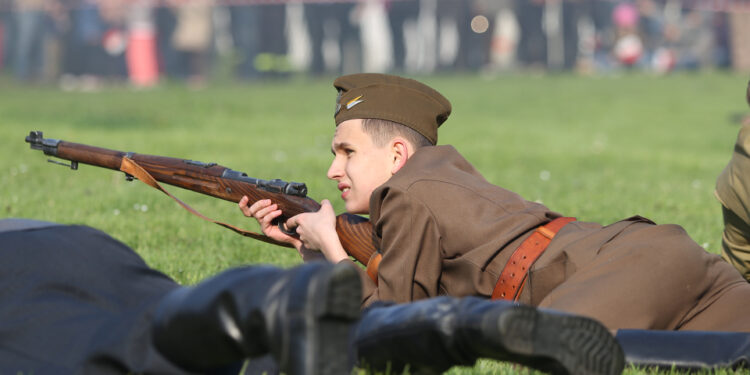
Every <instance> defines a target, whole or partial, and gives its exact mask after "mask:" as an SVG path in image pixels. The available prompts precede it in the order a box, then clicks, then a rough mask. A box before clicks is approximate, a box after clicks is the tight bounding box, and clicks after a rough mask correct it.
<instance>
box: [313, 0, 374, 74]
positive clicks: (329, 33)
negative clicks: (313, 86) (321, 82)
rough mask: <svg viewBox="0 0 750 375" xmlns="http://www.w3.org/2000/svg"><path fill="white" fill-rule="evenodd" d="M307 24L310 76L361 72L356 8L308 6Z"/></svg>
mask: <svg viewBox="0 0 750 375" xmlns="http://www.w3.org/2000/svg"><path fill="white" fill-rule="evenodd" d="M304 9H305V10H304V12H305V21H306V22H307V27H308V32H309V36H310V48H311V54H312V61H311V63H310V68H309V72H310V73H312V74H313V75H320V74H323V73H334V74H338V73H342V72H344V71H347V70H348V69H347V68H346V67H352V68H351V70H358V69H359V68H354V67H355V66H356V67H359V66H360V65H359V63H358V61H357V60H359V58H360V56H361V55H362V52H361V50H360V45H359V39H360V36H359V26H358V25H357V14H356V12H355V10H356V4H354V3H316V2H309V3H305V8H304Z"/></svg>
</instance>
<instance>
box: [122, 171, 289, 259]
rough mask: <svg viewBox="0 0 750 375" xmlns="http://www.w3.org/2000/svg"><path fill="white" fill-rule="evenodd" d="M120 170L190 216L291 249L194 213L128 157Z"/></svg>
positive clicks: (258, 234)
mask: <svg viewBox="0 0 750 375" xmlns="http://www.w3.org/2000/svg"><path fill="white" fill-rule="evenodd" d="M120 170H121V171H123V172H125V173H127V174H129V175H131V176H133V177H135V178H137V179H138V180H140V181H142V182H143V183H145V184H147V185H150V186H151V187H153V188H154V189H157V190H160V191H161V192H162V193H164V194H166V195H168V196H169V197H170V198H172V199H174V200H175V202H177V203H179V204H180V206H182V207H183V208H184V209H186V210H188V211H189V212H190V213H191V214H193V215H195V216H198V217H199V218H201V219H203V220H206V221H210V222H212V223H214V224H217V225H221V226H222V227H224V228H227V229H230V230H233V231H235V232H236V233H239V234H241V235H243V236H245V237H250V238H254V239H256V240H259V241H263V242H267V243H270V244H274V245H279V246H284V247H292V245H290V244H287V243H284V242H279V241H276V240H274V239H272V238H270V237H268V236H265V235H263V234H260V233H256V232H251V231H246V230H244V229H240V228H237V227H235V226H234V225H231V224H227V223H223V222H221V221H216V220H214V219H211V218H209V217H207V216H205V215H203V214H201V213H200V212H198V211H196V210H195V209H194V208H192V207H190V206H189V205H188V204H187V203H185V202H183V201H181V200H179V199H178V198H177V197H175V196H174V195H172V194H170V193H169V192H168V191H167V190H165V189H164V188H163V187H162V186H161V185H160V184H159V182H157V181H156V179H155V178H154V177H153V176H151V175H150V174H149V173H148V172H147V171H146V170H145V169H143V167H141V166H140V165H138V163H136V162H135V160H133V159H131V158H128V157H123V158H122V163H121V164H120Z"/></svg>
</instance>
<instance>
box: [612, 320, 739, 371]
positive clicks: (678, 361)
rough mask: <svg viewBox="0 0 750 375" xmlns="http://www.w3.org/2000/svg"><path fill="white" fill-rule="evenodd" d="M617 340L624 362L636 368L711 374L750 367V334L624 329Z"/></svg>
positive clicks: (619, 332) (618, 332)
mask: <svg viewBox="0 0 750 375" xmlns="http://www.w3.org/2000/svg"><path fill="white" fill-rule="evenodd" d="M615 338H616V339H617V341H618V342H619V343H620V346H622V350H623V351H624V352H625V361H626V362H627V363H628V364H629V365H633V366H636V367H649V368H651V367H653V368H659V369H666V370H669V369H672V368H675V369H678V370H708V369H720V368H724V369H737V368H747V367H748V366H749V365H750V334H748V333H744V332H708V331H650V330H635V329H632V330H631V329H625V330H623V329H621V330H619V331H617V335H616V336H615Z"/></svg>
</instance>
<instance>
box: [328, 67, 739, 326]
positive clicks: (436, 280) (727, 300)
mask: <svg viewBox="0 0 750 375" xmlns="http://www.w3.org/2000/svg"><path fill="white" fill-rule="evenodd" d="M334 87H336V88H337V89H338V91H339V95H338V98H337V107H336V114H335V115H334V118H335V120H336V124H337V126H338V124H341V123H342V122H344V121H347V120H351V119H368V118H375V119H381V120H386V121H391V122H395V123H398V124H401V125H404V126H405V127H407V128H409V129H411V130H413V131H416V132H417V133H419V134H421V136H423V137H424V138H425V140H426V142H427V144H432V145H433V146H424V147H418V148H416V151H415V152H414V153H413V154H411V155H410V156H409V158H408V159H407V160H408V161H406V163H405V164H404V165H403V166H401V167H399V169H396V171H395V173H394V174H393V175H392V176H390V177H389V178H388V180H387V181H385V182H384V183H383V184H382V185H381V186H379V187H377V188H375V189H374V190H373V192H372V195H371V197H370V202H369V213H370V221H371V222H372V224H373V239H374V242H375V245H376V248H378V249H379V253H380V255H381V260H380V263H379V268H378V271H377V272H376V276H375V277H374V279H369V278H368V276H367V273H365V272H364V271H362V274H361V276H362V279H363V282H364V294H363V297H364V299H363V304H364V305H369V304H371V303H372V302H374V301H378V300H390V301H395V302H408V301H414V300H419V299H425V298H430V297H435V296H439V295H451V296H459V297H461V296H484V297H500V298H505V299H508V296H506V295H505V294H503V293H496V292H497V291H498V290H502V289H503V288H504V287H501V286H499V285H501V284H500V283H498V280H502V281H503V282H505V280H509V282H508V283H506V286H507V285H513V286H516V285H522V287H520V288H519V289H520V290H521V293H520V294H516V293H517V292H516V290H518V289H515V290H513V293H514V295H513V296H512V297H516V298H517V300H518V301H520V302H524V303H527V304H531V305H534V306H540V307H544V308H552V309H556V310H562V311H566V312H571V313H574V314H579V315H584V316H588V317H592V318H595V319H597V320H599V321H601V322H602V323H604V325H605V326H607V327H608V328H610V329H628V328H629V329H651V330H655V329H663V330H715V331H745V332H750V318H748V317H745V316H744V314H743V313H744V312H745V311H747V310H748V308H750V284H747V283H746V282H745V281H744V280H743V279H742V277H741V276H740V275H739V274H738V273H737V272H736V271H734V270H733V269H732V266H731V265H729V264H727V263H726V262H724V261H723V260H722V259H721V258H720V257H719V256H717V255H712V254H709V253H707V252H706V251H705V250H704V249H703V248H702V247H700V246H699V245H698V244H696V243H695V242H694V241H693V240H692V239H690V237H689V236H688V235H687V233H685V231H684V230H683V229H682V228H681V227H679V226H677V225H656V224H654V223H653V222H651V221H650V220H648V219H645V218H642V217H639V216H636V217H632V218H629V219H625V220H622V221H619V222H616V223H614V224H611V225H608V226H602V225H600V224H597V223H588V222H581V221H573V222H570V223H568V224H567V225H565V224H561V225H555V230H554V231H552V232H551V233H547V234H544V233H542V235H543V236H544V237H546V238H548V239H551V242H549V240H541V241H544V242H545V245H539V241H538V240H537V239H538V238H539V235H538V234H537V233H539V232H540V229H538V228H540V227H541V226H545V229H543V230H541V231H542V232H544V231H547V232H549V230H547V229H546V228H547V227H548V223H556V222H557V223H559V222H560V220H559V219H558V218H560V217H561V216H562V215H560V214H559V213H556V212H553V211H551V210H550V209H548V208H547V207H545V206H544V205H542V204H538V203H534V202H529V201H527V200H525V199H523V198H522V197H520V196H519V195H518V194H515V193H513V192H511V191H508V190H506V189H503V188H501V187H498V186H495V185H492V184H490V183H489V182H488V181H487V180H485V179H484V178H483V177H482V175H481V174H480V173H479V172H477V171H476V169H474V167H473V166H472V165H471V164H470V163H469V162H467V161H466V160H465V159H464V158H463V157H462V156H461V155H460V154H459V153H458V152H457V151H456V150H455V149H454V148H453V147H451V146H434V145H435V144H437V128H438V127H439V126H440V125H441V124H442V123H443V122H444V121H445V120H446V119H447V118H448V116H449V115H450V112H451V110H452V108H451V105H450V102H449V101H448V100H447V99H446V98H444V97H443V96H442V95H441V94H440V93H438V92H437V91H435V90H434V89H432V88H430V87H428V86H425V85H423V84H421V83H419V82H417V81H414V80H410V79H405V78H401V77H396V76H388V75H378V74H354V75H350V76H343V77H339V78H338V79H336V81H335V82H334ZM421 144H424V142H423V143H421ZM744 156H745V157H746V156H747V154H744ZM743 161H745V162H747V161H746V160H744V159H743ZM730 166H731V165H730ZM743 212H744V213H747V210H745V211H743ZM746 219H747V218H746ZM745 222H747V220H745ZM747 233H750V232H747ZM532 236H534V237H532ZM527 239H529V241H527ZM529 243H534V244H533V245H527V244H529ZM534 246H536V250H539V251H536V250H534V251H533V252H530V251H529V249H531V248H532V247H534ZM517 249H521V250H517ZM540 252H541V253H540ZM537 254H541V255H539V256H538V258H537ZM517 256H518V258H516V257H517ZM509 260H510V262H509ZM514 262H515V263H514ZM371 263H373V262H371ZM374 263H376V262H374ZM508 265H510V267H509V266H508ZM519 265H522V267H518V266H519ZM514 267H518V268H517V270H516V268H514ZM369 268H370V271H372V269H373V268H374V267H369ZM510 269H513V271H510V274H511V275H510V278H508V277H507V275H508V270H510ZM372 273H373V272H370V274H372ZM518 275H526V277H525V278H518V277H516V276H518Z"/></svg>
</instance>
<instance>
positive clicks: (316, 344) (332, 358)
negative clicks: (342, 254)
mask: <svg viewBox="0 0 750 375" xmlns="http://www.w3.org/2000/svg"><path fill="white" fill-rule="evenodd" d="M311 282H313V283H316V282H317V283H320V284H319V285H317V286H316V287H315V288H314V291H315V292H313V293H309V294H308V301H307V306H310V307H311V311H310V312H311V314H307V316H308V317H313V318H314V319H315V320H316V321H317V324H308V328H309V329H310V330H311V332H310V331H309V332H308V334H309V336H308V338H309V341H308V346H307V350H308V353H309V354H308V358H309V359H310V361H308V366H306V371H305V374H309V375H342V374H349V373H351V370H352V367H353V363H352V361H351V360H350V357H349V355H348V354H349V353H348V350H349V347H350V344H349V335H350V331H351V328H352V326H353V324H354V323H355V322H356V321H357V320H358V319H359V316H360V304H361V300H362V286H361V280H360V278H359V273H358V272H357V270H356V269H354V268H353V267H352V266H350V265H347V264H337V265H335V266H333V267H331V268H330V269H329V270H328V271H327V272H326V273H325V274H324V275H321V277H320V278H318V279H317V280H312V281H311Z"/></svg>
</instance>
